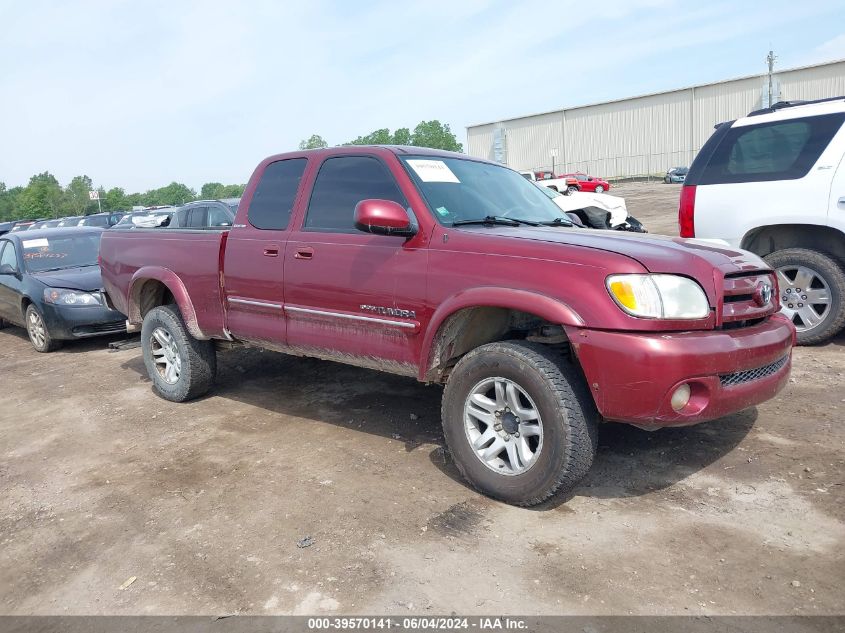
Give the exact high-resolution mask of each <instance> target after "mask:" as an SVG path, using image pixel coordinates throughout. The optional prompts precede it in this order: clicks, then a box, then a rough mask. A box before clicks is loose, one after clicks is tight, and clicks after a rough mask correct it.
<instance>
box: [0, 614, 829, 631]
mask: <svg viewBox="0 0 845 633" xmlns="http://www.w3.org/2000/svg"><path fill="white" fill-rule="evenodd" d="M206 631H210V632H212V633H299V632H300V631H302V632H305V633H317V632H328V631H373V632H380V631H398V632H402V633H404V632H410V631H425V632H429V631H494V632H495V631H513V632H521V633H569V632H572V633H664V632H666V633H670V632H671V633H674V632H675V631H683V632H684V633H686V632H691V633H746V632H748V633H841V632H843V631H845V616H699V617H692V616H690V617H687V616H514V615H507V616H505V615H489V616H478V615H473V616H460V615H448V616H414V615H408V616H397V615H390V616H388V615H373V616H237V615H235V616H224V617H214V616H0V633H134V632H138V633H142V632H143V633H147V632H150V633H205V632H206Z"/></svg>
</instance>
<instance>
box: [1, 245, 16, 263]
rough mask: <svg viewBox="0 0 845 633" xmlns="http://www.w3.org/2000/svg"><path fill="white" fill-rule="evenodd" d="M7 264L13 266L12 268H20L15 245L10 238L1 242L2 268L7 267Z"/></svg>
mask: <svg viewBox="0 0 845 633" xmlns="http://www.w3.org/2000/svg"><path fill="white" fill-rule="evenodd" d="M6 266H9V267H11V269H12V270H17V269H18V258H17V255H15V247H14V246H13V245H12V243H11V242H9V241H8V240H5V241H3V242H0V268H5V267H6Z"/></svg>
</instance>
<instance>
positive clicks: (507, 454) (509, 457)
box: [464, 377, 543, 475]
mask: <svg viewBox="0 0 845 633" xmlns="http://www.w3.org/2000/svg"><path fill="white" fill-rule="evenodd" d="M464 431H465V432H466V437H467V441H469V444H470V446H471V447H472V450H473V452H474V453H475V456H476V457H477V458H478V459H479V460H480V461H481V463H483V464H484V465H485V466H487V467H488V468H489V469H490V470H493V471H494V472H496V473H499V474H502V475H521V474H523V473H524V472H526V471H527V470H528V469H529V468H531V467H532V466H533V465H534V464H536V463H537V457H538V456H539V455H540V451H541V450H542V449H543V422H542V420H541V418H540V412H539V410H538V409H537V406H536V405H535V404H534V401H533V400H532V399H531V396H529V395H528V393H527V392H526V391H525V389H523V388H522V387H520V386H519V385H518V384H517V383H516V382H514V381H513V380H510V379H509V378H500V377H497V378H486V379H484V380H482V381H481V382H479V383H478V384H477V385H475V387H473V388H472V389H471V390H470V393H469V395H468V396H467V398H466V401H465V404H464Z"/></svg>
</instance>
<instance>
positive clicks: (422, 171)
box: [408, 159, 461, 183]
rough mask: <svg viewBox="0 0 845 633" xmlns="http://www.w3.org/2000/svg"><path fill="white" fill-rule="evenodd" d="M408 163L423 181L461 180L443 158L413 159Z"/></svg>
mask: <svg viewBox="0 0 845 633" xmlns="http://www.w3.org/2000/svg"><path fill="white" fill-rule="evenodd" d="M408 164H409V165H410V166H411V169H413V170H414V171H415V172H417V176H419V177H420V180H422V181H423V182H457V183H459V182H461V181H460V180H458V177H457V176H456V175H455V174H454V173H452V170H451V169H449V166H448V165H447V164H446V163H444V162H443V161H442V160H422V159H413V160H408Z"/></svg>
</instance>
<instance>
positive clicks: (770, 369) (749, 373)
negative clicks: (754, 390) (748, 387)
mask: <svg viewBox="0 0 845 633" xmlns="http://www.w3.org/2000/svg"><path fill="white" fill-rule="evenodd" d="M788 361H789V354H787V355H786V356H784V357H783V358H779V359H778V360H776V361H775V362H773V363H769V364H768V365H763V366H762V367H757V368H756V369H746V370H745V371H737V372H734V373H732V374H722V375H720V376H719V382H721V383H722V386H723V387H733V386H736V385H741V384H743V383H746V382H751V381H752V380H759V379H760V378H765V377H766V376H771V375H772V374H776V373H778V371H780V370H781V368H782V367H783V366H784V365H786V363H787V362H788Z"/></svg>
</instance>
